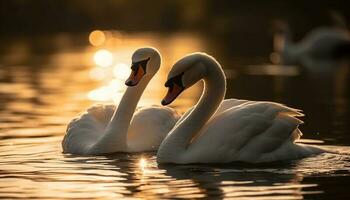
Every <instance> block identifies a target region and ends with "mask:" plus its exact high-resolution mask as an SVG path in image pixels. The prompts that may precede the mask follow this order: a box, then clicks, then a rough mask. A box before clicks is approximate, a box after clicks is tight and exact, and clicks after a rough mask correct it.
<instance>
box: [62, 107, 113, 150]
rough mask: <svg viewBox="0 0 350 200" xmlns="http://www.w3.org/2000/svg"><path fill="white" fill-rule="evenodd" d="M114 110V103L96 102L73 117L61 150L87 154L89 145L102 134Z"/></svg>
mask: <svg viewBox="0 0 350 200" xmlns="http://www.w3.org/2000/svg"><path fill="white" fill-rule="evenodd" d="M114 110H115V106H114V105H109V104H106V105H104V104H98V105H94V106H92V107H90V108H88V109H87V111H86V112H84V113H82V114H81V115H79V116H77V117H76V118H74V119H73V120H72V121H71V122H70V123H69V124H68V126H67V130H66V135H65V136H64V138H63V141H62V148H63V152H64V153H68V152H69V153H73V154H81V155H84V154H88V151H89V149H90V147H91V146H92V145H93V144H95V143H96V141H97V140H98V139H99V138H100V137H101V136H102V135H103V133H104V129H105V127H106V126H107V124H108V122H109V120H110V119H111V117H112V115H113V112H114Z"/></svg>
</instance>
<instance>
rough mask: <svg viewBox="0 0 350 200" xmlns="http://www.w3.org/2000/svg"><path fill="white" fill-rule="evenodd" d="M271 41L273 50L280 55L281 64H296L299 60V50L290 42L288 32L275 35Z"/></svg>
mask: <svg viewBox="0 0 350 200" xmlns="http://www.w3.org/2000/svg"><path fill="white" fill-rule="evenodd" d="M273 40H274V41H273V42H274V50H275V52H277V53H279V54H280V55H281V59H282V60H281V61H282V64H286V65H291V64H296V63H297V61H298V59H299V55H300V48H299V47H298V45H296V44H294V43H293V42H292V39H291V33H290V31H287V30H286V31H285V32H283V33H276V34H275V35H274V38H273Z"/></svg>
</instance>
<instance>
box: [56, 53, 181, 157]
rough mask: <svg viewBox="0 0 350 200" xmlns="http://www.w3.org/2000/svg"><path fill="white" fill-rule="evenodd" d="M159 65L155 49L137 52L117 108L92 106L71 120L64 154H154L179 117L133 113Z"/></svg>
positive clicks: (160, 110) (167, 112)
mask: <svg viewBox="0 0 350 200" xmlns="http://www.w3.org/2000/svg"><path fill="white" fill-rule="evenodd" d="M160 64H161V56H160V53H159V52H158V51H157V50H156V49H154V48H140V49H138V50H136V51H135V52H134V54H133V56H132V66H131V69H132V73H131V75H130V77H129V78H128V80H126V82H125V84H126V85H128V86H129V87H128V88H127V89H126V91H125V93H124V95H123V97H122V99H121V101H120V103H119V105H118V106H113V105H97V106H93V107H91V108H89V109H88V110H87V112H85V113H83V114H82V115H81V116H79V117H77V118H76V119H73V120H72V121H71V122H70V124H69V125H68V127H67V133H66V135H65V137H64V139H63V141H62V148H63V152H64V153H73V154H81V155H96V154H105V153H113V152H142V151H155V150H157V148H158V147H159V145H160V143H161V142H162V140H163V139H164V137H165V136H166V134H167V133H168V132H169V131H170V130H171V128H172V127H173V126H174V125H175V123H176V121H177V120H178V118H179V116H178V114H177V113H176V111H175V110H173V109H171V108H168V107H166V108H165V107H160V106H149V107H143V108H139V109H136V106H137V103H138V101H139V100H140V98H141V95H142V93H143V91H144V90H145V88H146V86H147V84H148V83H149V81H150V80H151V79H152V77H153V76H154V75H155V74H156V73H157V71H158V70H159V68H160ZM116 107H117V108H116ZM135 110H136V112H135ZM134 112H135V113H134Z"/></svg>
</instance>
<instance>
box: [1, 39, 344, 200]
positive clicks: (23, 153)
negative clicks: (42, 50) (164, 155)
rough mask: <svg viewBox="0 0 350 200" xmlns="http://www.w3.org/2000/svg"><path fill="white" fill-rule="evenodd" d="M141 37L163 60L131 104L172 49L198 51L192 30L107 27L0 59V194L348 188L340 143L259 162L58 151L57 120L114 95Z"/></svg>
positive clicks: (157, 88)
mask: <svg viewBox="0 0 350 200" xmlns="http://www.w3.org/2000/svg"><path fill="white" fill-rule="evenodd" d="M104 33H105V32H104ZM86 40H87V38H86ZM142 46H154V47H156V48H158V49H159V50H160V52H162V55H163V65H162V68H161V70H160V71H159V73H158V74H157V76H155V77H154V79H153V80H152V81H151V82H150V85H149V87H148V88H147V89H146V91H145V94H144V95H143V98H142V99H141V101H140V103H139V104H140V105H150V104H159V101H160V99H161V98H162V97H163V95H164V94H165V93H166V88H164V87H163V84H162V83H164V81H165V78H166V74H167V72H168V71H169V70H170V67H171V65H172V64H173V63H174V62H176V60H177V59H179V58H181V57H182V56H183V55H185V54H187V53H190V52H193V51H206V46H205V42H204V41H203V39H201V37H198V36H197V35H189V34H177V35H172V36H169V35H167V36H166V37H165V36H163V35H158V34H147V33H145V34H129V35H125V34H122V33H119V32H113V33H110V35H106V41H105V42H104V43H103V44H101V45H99V46H91V45H89V46H87V47H86V48H84V49H83V50H79V51H74V50H71V49H67V50H65V51H63V52H56V53H54V54H52V55H48V56H47V58H46V61H47V62H44V64H40V63H39V64H37V63H34V64H27V65H8V66H7V65H3V66H2V67H0V95H1V96H0V97H1V98H0V111H1V112H0V122H1V123H0V138H1V140H0V157H1V159H0V198H4V199H29V198H33V199H57V198H59V199H74V198H77V199H79V198H80V199H87V198H89V199H119V198H126V199H128V198H130V199H135V198H138V199H174V198H186V199H194V198H213V199H217V198H231V199H303V198H306V199H307V198H308V197H310V198H312V199H327V196H325V198H322V197H323V196H320V195H318V194H320V193H321V192H324V194H327V190H330V191H331V192H334V193H331V194H334V195H332V196H331V198H336V199H340V198H337V197H338V196H340V195H342V193H341V192H342V191H347V190H348V189H347V188H345V187H348V186H347V185H346V184H339V183H347V181H348V180H347V179H348V177H349V175H348V174H349V172H350V166H349V162H350V156H349V154H348V152H350V149H349V147H342V146H338V147H336V146H332V147H331V148H332V150H335V151H341V152H343V153H342V154H324V155H320V156H317V157H312V158H307V159H303V160H301V161H296V162H291V163H282V164H271V165H262V166H258V165H253V166H252V165H244V164H242V163H234V164H230V165H218V166H212V165H186V166H176V165H164V166H163V165H159V166H158V164H157V162H156V157H155V154H154V153H140V154H115V155H106V156H91V157H80V156H72V155H69V154H62V149H61V146H60V142H61V140H62V137H63V135H64V133H65V128H66V125H67V123H68V122H69V121H70V120H71V119H72V118H73V117H74V116H76V115H77V114H78V113H80V112H82V111H84V110H86V108H88V107H89V106H91V104H94V103H99V102H103V103H111V102H113V101H115V102H118V100H119V99H120V98H121V96H122V95H123V93H124V91H125V88H126V86H125V84H124V80H125V77H126V75H127V74H128V73H129V70H130V69H129V68H130V64H131V59H130V56H131V55H132V53H133V51H134V50H135V49H137V48H139V47H142ZM100 50H106V51H108V52H110V53H107V54H108V56H107V57H110V55H111V57H112V58H111V59H110V61H108V65H107V64H106V65H104V64H103V65H100V64H101V63H102V61H99V63H100V64H98V63H95V61H94V56H95V55H96V53H97V52H101V51H100ZM106 51H103V52H106ZM107 54H105V55H107ZM102 55H103V54H102ZM103 62H104V61H103ZM160 83H161V84H160ZM200 89H201V85H196V86H195V87H193V88H191V90H190V91H186V92H185V93H183V94H182V95H181V96H180V97H179V99H178V100H177V101H175V102H174V105H173V106H174V107H175V108H176V109H177V110H178V111H179V112H183V111H185V110H187V109H188V107H190V106H192V105H193V104H194V103H195V101H196V99H197V98H198V96H199V95H200V91H201V90H200ZM343 185H344V186H343ZM339 191H340V192H339ZM308 195H309V196H308ZM317 195H318V196H317ZM322 195H323V194H322ZM328 197H329V196H328ZM340 197H341V196H340ZM328 199H330V198H328ZM343 199H345V198H343Z"/></svg>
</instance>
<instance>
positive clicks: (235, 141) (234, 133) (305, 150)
mask: <svg viewBox="0 0 350 200" xmlns="http://www.w3.org/2000/svg"><path fill="white" fill-rule="evenodd" d="M200 80H203V81H204V91H203V94H202V96H201V98H200V99H199V101H198V103H197V104H196V105H195V106H194V108H193V109H191V110H190V111H189V112H188V113H186V114H185V115H183V116H182V117H181V119H180V120H179V122H178V123H177V124H176V125H175V127H174V128H173V129H172V130H171V131H170V133H169V134H168V135H167V136H166V138H165V139H164V140H163V142H162V144H161V145H160V147H159V149H158V153H157V162H158V163H177V164H187V163H228V162H233V161H244V162H253V163H256V162H271V161H278V160H287V159H297V158H301V157H305V156H309V155H312V154H316V153H320V152H322V150H320V149H318V148H315V147H311V146H302V145H297V144H295V143H294V141H295V140H296V139H298V138H299V137H300V136H301V132H300V130H299V129H298V126H299V124H301V123H302V121H301V120H299V119H297V118H296V117H298V116H302V114H301V113H300V111H299V110H297V109H293V108H289V107H287V106H284V105H281V104H278V103H274V102H263V101H248V100H237V99H226V100H224V101H223V99H224V96H225V92H226V77H225V74H224V72H223V70H222V68H221V66H220V64H219V63H218V62H217V61H216V60H215V59H214V58H213V57H211V56H209V55H207V54H204V53H194V54H190V55H188V56H185V57H184V58H182V59H181V60H179V61H178V62H177V63H176V64H175V65H174V66H173V68H172V69H171V71H170V73H169V75H168V81H167V82H166V83H165V86H166V87H168V88H169V90H168V93H167V95H166V97H165V98H164V99H163V100H162V104H163V105H168V104H170V103H171V102H172V101H174V100H175V99H176V97H177V96H178V95H179V94H180V93H181V92H183V91H184V90H186V89H187V88H189V87H191V86H192V85H193V84H195V83H196V82H198V81H200Z"/></svg>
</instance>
